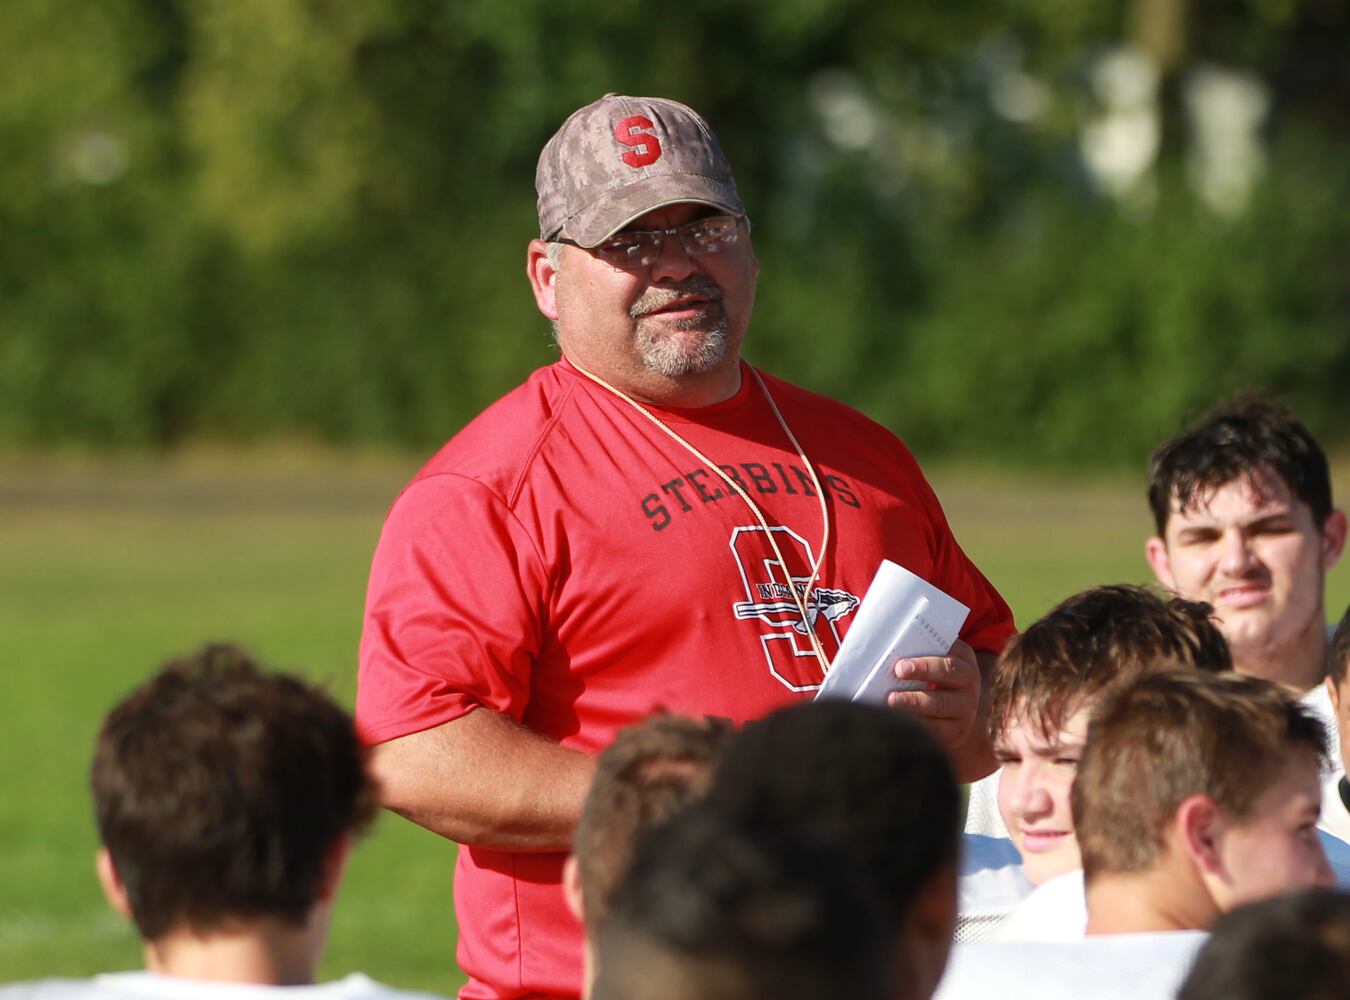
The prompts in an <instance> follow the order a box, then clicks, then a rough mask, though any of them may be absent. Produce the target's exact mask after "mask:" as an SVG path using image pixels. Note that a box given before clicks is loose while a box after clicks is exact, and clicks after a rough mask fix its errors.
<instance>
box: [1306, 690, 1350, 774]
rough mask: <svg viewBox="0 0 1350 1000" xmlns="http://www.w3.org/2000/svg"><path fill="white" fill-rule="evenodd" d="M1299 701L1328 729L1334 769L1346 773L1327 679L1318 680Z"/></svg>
mask: <svg viewBox="0 0 1350 1000" xmlns="http://www.w3.org/2000/svg"><path fill="white" fill-rule="evenodd" d="M1298 703H1299V704H1300V705H1302V706H1303V707H1304V708H1306V709H1307V710H1308V711H1309V712H1311V713H1312V714H1313V715H1315V716H1316V717H1317V721H1318V722H1320V723H1322V726H1323V728H1324V729H1326V731H1327V749H1328V750H1329V751H1330V752H1331V762H1332V765H1333V766H1332V770H1333V771H1335V772H1336V773H1337V774H1344V773H1345V764H1344V762H1343V761H1342V760H1341V759H1340V757H1341V755H1340V752H1339V750H1338V748H1339V747H1340V737H1339V736H1338V735H1337V731H1336V709H1335V708H1334V707H1333V706H1332V704H1331V692H1330V691H1328V690H1327V685H1326V682H1325V681H1318V682H1317V683H1316V684H1315V685H1313V686H1312V687H1310V688H1309V689H1308V690H1307V691H1305V692H1304V693H1303V696H1302V697H1301V698H1299V700H1298Z"/></svg>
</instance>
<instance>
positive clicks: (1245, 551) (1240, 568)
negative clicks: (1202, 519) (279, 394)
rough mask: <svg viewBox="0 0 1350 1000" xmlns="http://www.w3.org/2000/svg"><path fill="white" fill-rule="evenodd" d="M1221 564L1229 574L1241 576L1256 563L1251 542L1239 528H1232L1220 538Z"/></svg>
mask: <svg viewBox="0 0 1350 1000" xmlns="http://www.w3.org/2000/svg"><path fill="white" fill-rule="evenodd" d="M1219 545H1220V550H1219V565H1220V566H1221V567H1222V569H1223V571H1224V572H1225V573H1226V574H1227V575H1229V576H1241V575H1243V574H1244V573H1246V572H1247V570H1249V569H1250V568H1251V566H1252V563H1254V562H1255V561H1256V560H1255V556H1254V554H1253V553H1252V547H1251V542H1250V541H1249V540H1248V538H1247V536H1246V535H1245V534H1243V532H1242V531H1241V530H1239V529H1238V528H1230V529H1229V530H1228V531H1226V532H1224V534H1223V537H1222V538H1221V539H1220V540H1219Z"/></svg>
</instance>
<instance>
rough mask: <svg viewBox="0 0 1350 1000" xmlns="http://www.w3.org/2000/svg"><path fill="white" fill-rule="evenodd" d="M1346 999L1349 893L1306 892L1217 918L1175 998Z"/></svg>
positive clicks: (1349, 954) (1349, 981)
mask: <svg viewBox="0 0 1350 1000" xmlns="http://www.w3.org/2000/svg"><path fill="white" fill-rule="evenodd" d="M1271 997H1298V998H1299V1000H1345V998H1346V997H1350V893H1345V892H1336V891H1334V890H1330V889H1308V890H1306V891H1304V892H1297V893H1292V894H1290V895H1286V896H1280V897H1278V898H1274V899H1265V900H1262V901H1260V902H1257V903H1249V904H1247V905H1245V906H1240V907H1238V908H1237V909H1236V910H1233V911H1232V912H1231V913H1226V914H1224V915H1223V916H1221V917H1220V918H1219V919H1218V920H1217V921H1216V922H1215V924H1214V930H1213V932H1212V933H1211V934H1210V936H1209V940H1208V941H1206V942H1205V946H1204V947H1203V948H1202V949H1201V950H1200V954H1199V955H1198V956H1196V960H1195V965H1194V966H1193V967H1192V968H1191V972H1190V974H1189V975H1188V976H1187V977H1186V982H1185V983H1184V984H1183V985H1182V987H1181V992H1180V993H1178V994H1177V1000H1269V998H1271Z"/></svg>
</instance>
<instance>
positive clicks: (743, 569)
mask: <svg viewBox="0 0 1350 1000" xmlns="http://www.w3.org/2000/svg"><path fill="white" fill-rule="evenodd" d="M769 530H771V531H773V532H774V541H776V542H777V543H778V549H779V551H781V552H782V554H783V558H784V559H785V560H786V561H787V562H788V564H789V566H790V567H791V579H784V576H785V574H784V570H783V567H782V566H781V565H780V564H779V562H778V558H777V556H775V555H774V552H773V547H772V546H771V545H768V544H766V541H765V536H764V529H763V528H762V527H759V526H757V525H756V526H750V527H740V528H736V529H734V530H733V531H732V533H731V552H732V555H733V556H734V557H735V559H736V566H737V568H738V569H739V571H740V576H741V583H742V585H743V586H744V587H745V600H741V601H736V602H735V603H733V604H732V606H731V610H732V614H734V615H735V616H736V619H737V620H738V621H757V622H762V623H763V624H765V625H767V626H769V628H768V629H767V630H765V631H762V632H761V633H760V637H759V638H760V645H761V646H762V647H763V649H764V656H765V659H766V660H767V661H768V665H769V672H770V673H771V674H773V676H774V677H775V678H776V679H777V680H778V681H779V682H780V683H781V684H783V685H784V686H785V687H787V688H788V689H789V690H791V691H814V690H816V689H817V688H819V687H820V684H821V682H822V681H823V680H824V679H825V678H824V674H823V672H822V671H821V667H820V661H819V660H818V659H817V658H816V653H815V650H814V648H813V647H812V645H811V642H810V640H809V638H808V636H809V634H810V633H811V632H815V635H816V639H817V641H818V642H819V643H820V645H821V648H822V649H823V650H824V651H825V655H826V656H829V657H833V656H834V654H835V653H836V652H838V650H839V642H840V635H839V630H838V628H837V627H836V622H838V621H839V620H840V619H841V618H843V617H844V616H845V615H849V614H852V613H853V611H854V610H856V609H857V607H858V598H857V596H855V595H854V594H850V593H849V592H848V591H846V590H835V589H832V588H828V587H820V588H815V589H813V590H812V591H811V594H810V596H809V597H808V598H807V599H806V602H805V604H806V618H805V620H803V618H802V612H801V609H800V608H799V607H798V606H797V601H796V600H794V599H793V591H794V590H795V591H796V593H797V594H798V595H800V594H801V593H802V592H803V590H804V589H805V588H806V581H807V578H808V577H809V575H810V572H811V570H810V567H811V565H812V564H813V562H814V556H813V554H812V552H811V547H810V546H809V545H808V544H807V543H806V540H805V539H803V538H802V537H801V536H800V535H798V534H797V533H796V532H794V531H793V530H792V529H791V528H786V527H782V526H775V527H773V528H770V529H769ZM789 588H791V589H789Z"/></svg>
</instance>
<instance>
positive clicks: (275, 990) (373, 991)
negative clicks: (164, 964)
mask: <svg viewBox="0 0 1350 1000" xmlns="http://www.w3.org/2000/svg"><path fill="white" fill-rule="evenodd" d="M273 995H275V996H278V997H282V996H284V997H287V998H289V1000H443V998H440V997H438V996H437V995H436V994H431V993H412V992H408V991H406V990H398V989H394V988H393V987H392V986H385V985H384V984H383V983H378V982H376V981H375V980H373V979H371V978H370V977H369V976H366V975H363V974H361V973H353V974H351V975H349V976H347V977H345V978H343V979H337V980H334V981H333V982H329V983H321V984H318V985H314V986H284V987H283V986H259V985H257V984H254V983H222V982H207V981H203V980H193V979H181V978H177V977H173V976H162V975H157V974H155V973H152V972H114V973H109V974H105V975H101V976H94V977H92V978H90V979H42V980H34V981H32V982H26V983H15V984H13V985H10V986H0V1000H262V998H264V997H270V996H273Z"/></svg>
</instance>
